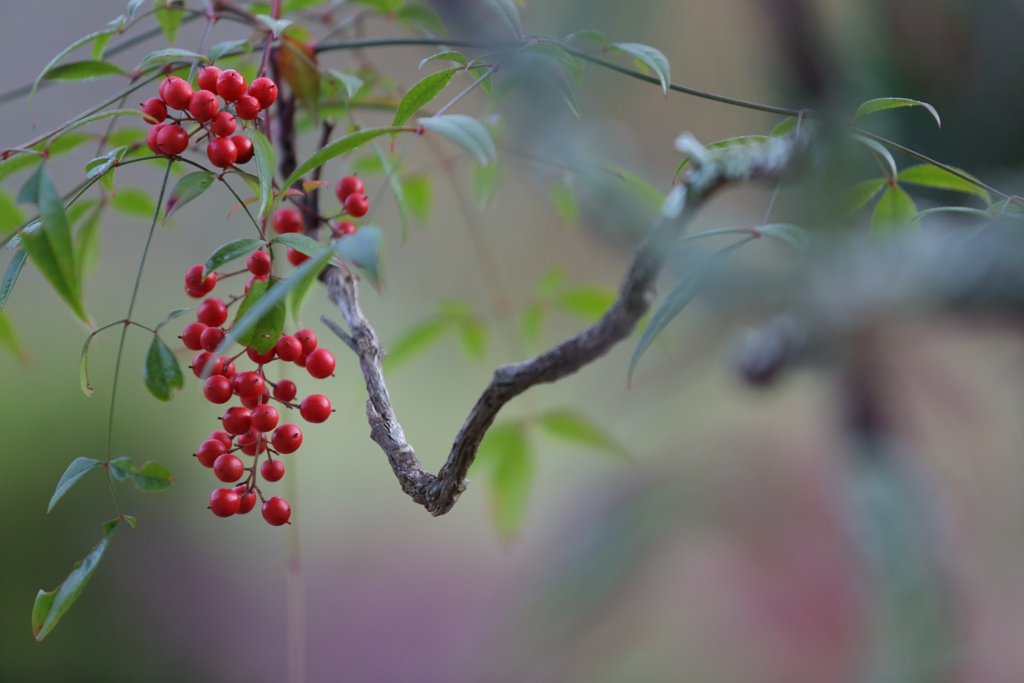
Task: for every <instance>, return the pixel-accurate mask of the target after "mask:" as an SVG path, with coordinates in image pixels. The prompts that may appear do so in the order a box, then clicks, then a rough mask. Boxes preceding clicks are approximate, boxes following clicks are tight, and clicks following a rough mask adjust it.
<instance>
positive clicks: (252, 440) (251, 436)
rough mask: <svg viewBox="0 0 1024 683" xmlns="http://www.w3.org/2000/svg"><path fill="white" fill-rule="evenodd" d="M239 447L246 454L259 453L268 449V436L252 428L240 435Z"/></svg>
mask: <svg viewBox="0 0 1024 683" xmlns="http://www.w3.org/2000/svg"><path fill="white" fill-rule="evenodd" d="M238 447H239V448H240V449H241V450H242V452H243V453H245V454H246V455H258V454H259V453H262V452H264V451H265V450H267V437H266V436H265V435H263V434H261V433H259V432H257V431H256V430H254V429H250V430H249V431H247V432H246V433H245V434H242V435H241V436H239V437H238Z"/></svg>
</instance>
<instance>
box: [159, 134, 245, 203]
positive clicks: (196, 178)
mask: <svg viewBox="0 0 1024 683" xmlns="http://www.w3.org/2000/svg"><path fill="white" fill-rule="evenodd" d="M253 147H254V148H255V144H254V145H253ZM216 179H217V176H216V175H214V174H213V173H210V172H209V171H196V172H195V173H188V174H186V175H183V176H182V177H181V178H179V179H178V182H176V183H174V187H173V188H171V194H170V196H169V197H168V198H167V208H166V209H164V223H166V222H167V219H168V218H170V217H171V214H172V213H174V212H175V211H177V210H178V209H180V208H181V207H183V206H185V205H186V204H188V203H189V202H190V201H192V200H193V199H195V198H196V197H198V196H199V195H201V194H202V193H204V192H206V191H207V190H208V189H210V186H211V185H213V181H214V180H216Z"/></svg>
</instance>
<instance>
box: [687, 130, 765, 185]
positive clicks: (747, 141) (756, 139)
mask: <svg viewBox="0 0 1024 683" xmlns="http://www.w3.org/2000/svg"><path fill="white" fill-rule="evenodd" d="M769 140H771V138H770V137H769V136H767V135H740V136H737V137H734V138H726V139H725V140H718V141H716V142H712V143H711V144H709V145H705V146H704V150H705V151H707V152H713V151H714V150H716V149H728V148H729V147H747V146H749V145H760V144H762V143H764V142H768V141H769ZM689 163H690V157H689V156H684V157H683V160H682V161H680V162H679V166H677V167H676V174H675V175H674V176H672V179H673V180H675V179H676V178H678V177H679V174H680V173H682V172H683V169H684V168H686V165H687V164H689Z"/></svg>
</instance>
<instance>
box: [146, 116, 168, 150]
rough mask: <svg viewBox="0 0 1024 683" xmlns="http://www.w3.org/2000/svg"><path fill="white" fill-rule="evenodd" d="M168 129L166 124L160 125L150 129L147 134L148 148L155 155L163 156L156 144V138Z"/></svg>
mask: <svg viewBox="0 0 1024 683" xmlns="http://www.w3.org/2000/svg"><path fill="white" fill-rule="evenodd" d="M166 127H167V124H166V123H158V124H156V125H155V126H153V127H152V128H150V129H149V132H148V133H146V146H147V147H149V151H151V152H152V153H153V154H161V152H160V148H159V147H157V144H156V136H157V135H160V131H161V130H163V129H164V128H166Z"/></svg>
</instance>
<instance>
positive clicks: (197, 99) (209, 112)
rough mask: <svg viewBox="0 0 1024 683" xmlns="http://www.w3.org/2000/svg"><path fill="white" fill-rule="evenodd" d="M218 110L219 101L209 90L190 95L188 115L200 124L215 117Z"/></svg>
mask: <svg viewBox="0 0 1024 683" xmlns="http://www.w3.org/2000/svg"><path fill="white" fill-rule="evenodd" d="M219 109H220V100H218V99H217V96H216V95H214V94H213V93H212V92H210V91H209V90H197V91H195V93H193V94H192V99H191V100H189V102H188V113H189V114H192V118H194V119H195V120H196V121H199V122H200V123H205V122H206V121H209V120H210V119H212V118H213V117H214V116H216V115H217V111H218V110H219Z"/></svg>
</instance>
